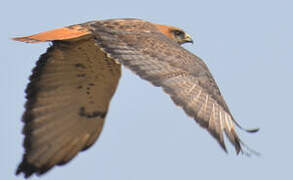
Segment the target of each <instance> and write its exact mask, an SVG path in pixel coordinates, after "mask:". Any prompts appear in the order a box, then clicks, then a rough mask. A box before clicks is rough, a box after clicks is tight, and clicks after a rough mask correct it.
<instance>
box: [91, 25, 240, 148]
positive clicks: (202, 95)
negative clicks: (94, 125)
mask: <svg viewBox="0 0 293 180" xmlns="http://www.w3.org/2000/svg"><path fill="white" fill-rule="evenodd" d="M91 29H92V31H93V34H95V39H96V42H97V45H98V46H100V47H102V49H103V50H104V51H105V52H106V53H108V54H109V56H111V57H112V58H113V59H115V60H116V61H119V62H120V63H122V64H123V65H125V66H126V67H128V68H129V69H131V70H132V71H133V72H134V73H136V74H138V75H139V76H140V77H141V78H143V79H145V80H148V81H150V82H151V83H152V84H154V85H155V86H161V87H162V88H163V90H164V91H165V92H167V93H168V94H169V95H170V96H171V98H172V100H173V101H174V102H175V104H177V105H178V106H181V107H182V108H183V109H184V111H185V112H186V113H187V114H188V115H189V116H191V117H193V118H194V119H195V120H196V121H197V122H198V123H199V124H200V125H201V126H202V127H204V128H206V129H207V130H208V131H209V132H210V133H211V135H212V136H213V137H215V138H216V140H217V141H218V142H219V144H220V145H221V147H222V148H223V149H224V150H225V151H226V148H225V143H224V138H223V133H222V132H223V131H224V132H225V133H226V135H227V136H228V138H229V140H230V142H231V143H232V144H233V145H234V147H235V149H236V152H237V153H239V152H240V151H241V141H240V139H239V137H238V136H237V134H236V132H235V129H234V120H233V117H232V115H231V113H230V111H229V109H228V107H227V105H226V103H225V101H224V99H223V97H222V95H221V93H220V90H219V88H218V87H217V84H216V82H215V80H214V79H213V77H212V75H211V73H210V72H209V70H208V68H207V66H206V65H205V64H204V62H203V61H202V60H201V59H200V58H198V57H197V56H195V55H194V54H192V53H190V52H189V51H187V50H185V49H184V48H182V47H181V46H179V45H178V44H177V43H175V42H174V41H172V40H171V39H169V38H167V37H166V36H164V35H163V34H161V33H160V32H158V31H154V30H153V29H151V28H150V30H149V31H148V30H147V29H144V31H120V30H117V29H115V28H109V27H107V26H105V25H104V24H103V23H99V22H98V23H94V24H91Z"/></svg>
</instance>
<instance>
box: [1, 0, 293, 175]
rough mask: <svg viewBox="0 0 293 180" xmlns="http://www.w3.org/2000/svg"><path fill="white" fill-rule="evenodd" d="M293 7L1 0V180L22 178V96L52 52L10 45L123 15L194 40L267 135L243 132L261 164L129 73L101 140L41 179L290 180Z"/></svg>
mask: <svg viewBox="0 0 293 180" xmlns="http://www.w3.org/2000/svg"><path fill="white" fill-rule="evenodd" d="M292 2H293V1H289V0H288V1H284V0H279V1H269V0H259V1H254V0H245V1H235V0H234V1H232V0H221V1H216V0H215V1H211V0H205V1H203V0H202V1H198V0H192V1H191V0H190V1H186V0H180V1H170V0H169V1H158V0H146V1H138V0H136V1H130V0H123V1H119V2H118V1H112V0H105V1H100V0H96V1H88V0H83V1H60V0H59V1H58V0H50V1H40V0H38V1H16V0H11V1H4V2H2V3H1V7H0V8H1V9H0V17H1V28H0V34H1V36H0V38H1V39H0V47H1V53H0V54H1V61H0V67H1V71H0V78H1V79H0V82H1V93H0V96H1V97H0V99H1V101H0V109H1V125H0V137H1V148H0V159H1V161H0V179H3V180H4V179H5V180H6V179H7V180H8V179H10V180H11V179H23V177H22V176H17V177H16V176H15V175H14V172H15V169H16V166H17V165H18V163H19V162H20V160H21V158H22V153H23V151H24V150H23V148H22V141H23V136H22V135H21V129H22V126H23V124H22V123H21V121H20V119H21V115H22V113H23V111H24V108H23V104H24V102H25V99H24V89H25V86H26V84H27V82H28V76H29V75H30V73H31V69H32V68H33V67H34V64H35V62H36V60H37V59H38V57H39V56H40V54H41V53H44V52H45V50H46V48H47V47H48V45H49V44H48V43H41V44H24V43H18V42H13V41H11V40H9V38H10V37H14V36H22V35H30V34H33V33H38V32H42V31H46V30H50V29H54V28H57V27H63V26H66V25H71V24H76V23H82V22H85V21H90V20H95V19H108V18H117V17H119V18H121V17H136V18H141V19H145V20H149V21H152V22H156V23H161V24H169V25H175V26H178V27H181V28H183V29H185V31H186V32H188V33H189V34H190V35H192V36H193V38H194V40H195V44H194V45H189V44H188V45H185V46H184V47H186V48H187V49H189V50H190V51H191V52H193V53H196V54H197V55H198V56H200V57H201V58H203V59H204V60H205V62H206V63H207V65H208V66H209V68H210V70H211V72H212V73H213V75H214V76H215V78H216V80H217V82H218V85H219V87H220V89H221V90H222V93H223V95H224V97H225V99H226V101H227V103H228V105H229V107H230V109H231V111H232V113H233V114H234V116H235V118H236V119H237V120H238V121H239V122H240V123H241V124H242V125H243V126H245V127H260V128H261V130H260V132H259V133H258V134H252V135H250V134H246V133H243V132H239V131H238V132H239V133H240V135H241V137H242V139H243V140H244V141H245V142H246V143H247V144H249V145H250V146H251V147H253V148H254V149H256V150H258V151H259V152H261V153H262V156H261V157H251V158H248V157H246V156H242V155H240V156H236V155H235V153H234V149H232V146H231V145H230V144H228V149H229V154H225V153H224V152H223V151H222V150H221V148H220V147H219V146H218V144H217V143H216V141H215V140H214V139H213V138H212V137H211V136H210V135H209V134H208V133H207V132H206V131H205V130H203V129H201V128H200V127H199V126H198V125H197V124H196V123H195V122H194V121H193V120H192V119H191V118H189V117H187V116H186V115H185V114H184V112H183V110H181V109H180V108H178V107H176V106H175V105H174V104H173V103H172V101H171V99H170V98H169V97H168V96H167V95H165V94H164V93H163V92H162V90H161V89H160V88H155V87H153V86H152V85H151V84H150V83H147V82H145V81H142V80H141V79H139V78H138V77H136V76H135V75H134V74H132V73H130V71H129V70H125V69H124V70H123V78H122V79H121V81H120V86H119V88H118V91H117V93H116V95H115V96H114V99H113V101H112V103H111V107H110V112H109V114H108V116H107V120H106V125H105V127H104V130H103V133H102V135H101V136H100V138H99V140H98V142H97V143H96V144H95V145H94V146H93V147H92V148H90V149H89V150H88V151H86V152H82V153H80V154H79V155H78V157H76V158H75V159H74V160H73V161H72V162H70V163H69V164H67V165H66V166H63V167H56V168H54V169H53V170H52V171H50V172H49V173H47V174H46V175H44V176H43V177H42V178H41V179H43V180H48V179H72V180H75V179H101V180H117V179H119V180H137V179H139V180H150V179H152V180H156V179H159V180H162V179H168V180H178V179H184V180H189V179H190V180H191V179H237V180H244V179H282V180H286V179H292V178H293V175H292V162H293V157H292V156H293V155H292V152H293V142H292V138H293V133H292V126H293V119H292V111H293V110H292V103H291V102H292V91H293V85H292V77H293V72H292V67H293V63H292V60H293V35H292V33H293V23H292V22H293V21H292V18H293V12H292V11H293V10H292V9H293V3H292ZM31 179H33V180H34V179H38V177H36V176H34V177H33V178H31Z"/></svg>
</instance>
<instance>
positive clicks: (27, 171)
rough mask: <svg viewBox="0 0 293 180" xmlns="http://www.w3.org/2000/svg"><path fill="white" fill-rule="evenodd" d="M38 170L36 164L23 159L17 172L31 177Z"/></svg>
mask: <svg viewBox="0 0 293 180" xmlns="http://www.w3.org/2000/svg"><path fill="white" fill-rule="evenodd" d="M36 171H37V168H36V167H35V166H33V165H31V164H29V163H28V162H27V161H26V160H23V161H22V162H21V163H20V164H19V166H18V168H17V170H16V172H15V174H16V175H19V174H20V173H23V174H24V177H25V178H29V177H30V176H31V175H32V174H33V173H34V172H36Z"/></svg>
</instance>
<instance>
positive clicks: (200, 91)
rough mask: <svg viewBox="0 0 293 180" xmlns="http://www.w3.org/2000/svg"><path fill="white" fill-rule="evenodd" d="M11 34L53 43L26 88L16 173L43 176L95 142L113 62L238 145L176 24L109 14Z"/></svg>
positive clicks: (113, 81)
mask: <svg viewBox="0 0 293 180" xmlns="http://www.w3.org/2000/svg"><path fill="white" fill-rule="evenodd" d="M14 40H18V41H23V42H29V43H35V42H44V41H52V42H53V45H52V46H51V47H50V48H48V50H47V52H46V53H45V54H43V55H42V56H41V57H40V59H39V60H38V62H37V66H36V67H35V68H34V70H33V74H32V75H31V77H30V83H29V84H28V87H27V90H26V94H27V103H26V111H25V113H24V115H23V121H24V123H25V127H24V130H23V133H24V134H25V140H24V147H25V154H24V156H23V161H22V162H21V164H20V165H19V167H18V169H17V174H18V173H21V172H23V173H24V174H25V176H26V177H29V176H30V175H32V174H33V173H36V174H43V173H45V172H47V171H48V170H49V169H51V168H52V167H53V166H55V165H60V164H65V163H67V162H68V161H70V160H71V159H72V158H73V157H74V156H75V155H76V154H77V153H78V152H80V151H82V150H84V149H87V148H88V147H90V146H91V145H92V144H93V143H94V142H95V141H96V139H97V138H98V136H99V134H100V132H101V130H102V127H103V124H104V120H105V117H106V115H107V112H108V107H109V103H110V100H111V98H112V96H113V94H114V92H115V90H116V87H117V85H118V82H119V79H120V75H121V65H120V64H122V65H124V66H126V67H127V68H129V69H130V70H132V71H133V72H134V73H136V74H138V75H139V76H140V77H141V78H142V79H145V80H147V81H149V82H151V83H152V84H153V85H155V86H160V87H162V88H163V90H164V91H165V92H166V93H168V94H169V95H170V96H171V98H172V100H173V101H174V103H175V104H176V105H178V106H180V107H182V108H183V109H184V111H185V112H186V113H187V114H188V115H189V116H191V117H192V118H194V119H195V120H196V122H198V123H199V124H200V125H201V126H202V127H204V128H205V129H207V130H208V131H209V132H210V133H211V135H212V136H213V137H214V138H215V139H216V140H217V141H218V143H219V144H220V145H221V147H222V148H223V149H224V150H225V151H226V147H225V143H224V137H223V131H224V132H225V134H226V135H227V137H228V139H229V140H230V142H231V143H232V144H233V145H234V146H235V149H236V152H237V153H239V152H240V151H242V149H241V144H242V142H241V140H240V139H239V137H238V136H237V134H236V131H235V128H234V124H235V123H236V122H235V121H234V119H233V117H232V115H231V113H230V111H229V109H228V106H227V105H226V103H225V101H224V99H223V97H222V95H221V93H220V90H219V88H218V87H217V84H216V82H215V80H214V79H213V77H212V75H211V73H210V72H209V70H208V68H207V66H206V65H205V64H204V62H203V61H202V60H201V59H200V58H198V57H197V56H195V55H194V54H192V53H190V52H189V51H187V50H186V49H184V48H182V47H181V46H180V45H181V44H183V43H186V42H192V39H191V37H190V36H189V35H188V34H186V33H185V32H184V31H183V30H181V29H179V28H176V27H173V26H166V25H158V24H153V23H150V22H147V21H143V20H139V19H112V20H103V21H91V22H87V23H84V24H79V25H73V26H68V27H64V28H59V29H55V30H52V31H48V32H44V33H40V34H36V35H32V36H27V37H21V38H14ZM236 125H238V124H236ZM255 131H256V130H250V132H255Z"/></svg>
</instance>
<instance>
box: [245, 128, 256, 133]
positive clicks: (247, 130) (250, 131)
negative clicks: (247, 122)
mask: <svg viewBox="0 0 293 180" xmlns="http://www.w3.org/2000/svg"><path fill="white" fill-rule="evenodd" d="M244 130H246V132H249V133H256V132H258V131H259V128H255V129H244Z"/></svg>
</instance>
